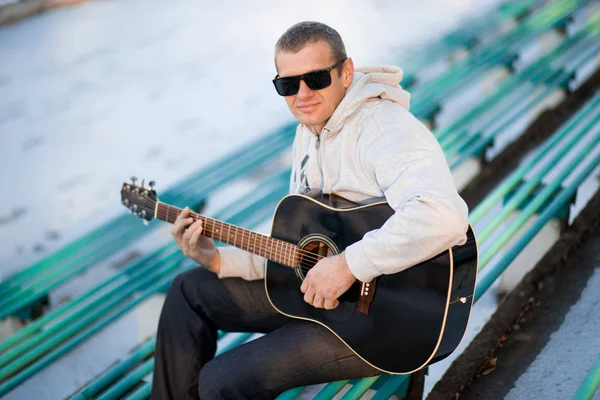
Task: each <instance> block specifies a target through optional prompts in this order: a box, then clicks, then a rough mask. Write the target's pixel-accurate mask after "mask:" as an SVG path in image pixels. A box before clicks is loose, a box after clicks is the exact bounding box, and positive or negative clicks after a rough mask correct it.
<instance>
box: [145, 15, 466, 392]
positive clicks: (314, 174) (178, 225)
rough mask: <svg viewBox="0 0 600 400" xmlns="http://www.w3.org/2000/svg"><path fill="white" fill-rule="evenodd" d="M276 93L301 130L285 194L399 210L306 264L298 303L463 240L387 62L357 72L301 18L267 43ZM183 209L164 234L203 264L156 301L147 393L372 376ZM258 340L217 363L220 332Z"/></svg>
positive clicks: (321, 304)
mask: <svg viewBox="0 0 600 400" xmlns="http://www.w3.org/2000/svg"><path fill="white" fill-rule="evenodd" d="M275 66H276V69H277V74H278V75H277V77H276V79H275V80H274V84H275V88H276V90H277V92H278V93H279V94H280V95H282V96H283V97H284V99H285V101H286V102H287V105H288V107H289V108H290V111H291V112H292V114H293V115H294V116H295V117H296V118H297V119H298V121H299V123H300V124H299V126H298V129H297V132H296V137H295V140H294V146H293V154H294V156H293V160H294V161H293V170H292V171H293V172H292V176H291V183H290V189H291V191H292V192H296V193H299V192H305V191H307V190H309V189H321V190H323V191H324V192H325V193H335V194H337V195H340V196H342V197H345V198H347V199H349V200H352V201H363V200H366V199H369V198H372V197H381V196H385V197H386V199H387V201H388V203H389V204H390V206H391V207H392V208H394V210H395V211H396V212H395V214H394V215H393V216H392V217H391V218H390V219H389V220H388V221H387V222H386V223H385V224H384V225H383V226H382V227H381V228H380V229H377V230H374V231H371V232H369V233H367V234H366V235H365V236H364V238H363V239H362V240H361V241H359V242H356V243H354V244H353V245H351V246H349V247H347V248H346V250H345V251H344V252H342V253H341V254H339V255H336V256H331V257H326V258H324V259H322V260H321V261H319V262H318V263H317V264H316V265H315V267H314V268H312V269H311V270H310V271H309V272H308V274H307V276H306V279H305V280H304V282H303V284H302V286H301V290H302V292H303V293H304V294H305V295H304V300H305V301H306V302H307V303H309V304H311V305H313V306H314V307H318V308H325V309H332V308H335V307H336V306H337V305H338V300H337V299H338V297H339V296H340V295H341V294H342V293H344V292H345V291H346V290H347V289H348V288H349V287H350V285H351V284H352V283H353V282H355V280H356V279H358V280H360V281H363V282H368V281H370V280H371V279H373V278H374V277H376V276H379V275H381V274H391V273H396V272H399V271H401V270H403V269H406V268H409V267H411V266H413V265H415V264H417V263H419V262H421V261H423V260H426V259H428V258H431V257H433V256H434V255H436V254H438V253H440V252H442V251H443V250H445V249H447V248H449V247H452V246H454V245H457V244H463V243H464V242H465V241H466V231H467V228H468V220H467V214H468V210H467V206H466V204H465V202H464V201H463V200H462V199H461V198H460V196H459V195H458V193H457V191H456V188H455V186H454V183H453V179H452V176H451V174H450V171H449V168H448V165H447V163H446V160H445V158H444V155H443V152H442V150H441V148H440V146H439V144H438V143H437V141H436V139H435V138H434V136H433V135H432V134H431V132H430V131H429V130H428V129H427V128H426V127H425V126H424V125H422V124H421V123H420V122H419V121H418V120H417V119H416V118H415V117H414V116H413V115H411V114H410V113H409V112H408V108H409V100H410V95H409V94H408V93H407V92H406V91H404V90H403V89H402V88H401V87H400V86H399V82H400V80H401V78H402V71H401V70H400V69H398V68H395V67H381V68H367V69H362V70H357V71H356V72H355V70H354V65H353V61H352V59H351V58H348V57H347V55H346V51H345V47H344V44H343V42H342V39H341V38H340V36H339V34H338V33H337V32H336V31H335V30H334V29H332V28H330V27H329V26H327V25H324V24H321V23H317V22H302V23H299V24H296V25H294V26H292V27H291V28H290V29H288V30H287V31H286V32H285V33H284V34H283V35H282V36H281V38H280V39H279V40H278V42H277V44H276V48H275ZM188 215H189V210H188V209H186V210H184V212H183V213H182V214H181V215H180V216H179V218H178V219H177V221H176V222H175V224H174V225H173V229H172V234H173V236H174V238H175V240H176V241H177V244H178V245H179V247H180V248H181V250H182V251H183V253H184V254H185V255H186V256H188V257H190V258H191V259H193V260H194V261H196V262H198V263H199V264H200V265H202V266H203V267H204V268H195V269H193V270H190V271H186V272H184V273H182V274H181V275H179V276H178V277H177V278H176V279H175V280H174V281H173V283H172V284H171V287H170V288H169V292H168V294H167V297H166V300H165V304H164V306H163V310H162V314H161V318H160V323H159V328H158V338H157V344H156V354H155V359H156V364H155V372H154V381H153V393H152V396H153V398H154V399H170V398H175V399H184V398H186V399H192V398H197V397H198V395H199V396H200V398H201V399H202V400H206V399H270V398H275V397H276V396H277V395H278V394H279V393H281V392H283V391H285V390H287V389H289V388H292V387H297V386H303V385H310V384H316V383H321V382H328V381H335V380H340V379H351V378H357V377H364V376H371V375H379V374H380V373H381V372H379V371H378V370H376V369H375V368H373V367H372V366H370V365H368V364H367V363H365V362H364V361H363V360H361V359H360V358H359V357H358V356H357V355H356V354H354V353H353V352H352V351H351V350H350V349H349V348H348V347H346V346H345V345H344V344H343V343H341V342H340V341H339V340H338V339H337V338H336V337H335V336H334V335H333V334H332V333H330V332H329V331H328V330H327V329H326V328H324V327H322V326H321V325H319V324H316V323H312V322H308V321H301V320H295V319H290V318H288V317H285V316H283V315H280V314H278V313H277V312H276V311H275V310H274V309H273V307H272V306H271V304H270V303H269V301H268V299H267V297H266V294H265V290H264V283H263V281H262V280H261V278H263V276H264V271H263V267H264V259H263V258H261V257H259V256H255V255H252V254H249V253H247V252H244V251H242V250H240V249H236V248H233V247H228V248H222V249H220V250H217V248H216V247H215V244H214V242H213V241H212V239H209V238H206V237H204V236H201V234H202V222H201V221H197V222H194V223H192V219H191V218H189V217H188ZM218 329H220V330H223V331H226V332H241V331H243V332H260V333H265V334H266V335H264V336H262V337H260V338H258V339H255V340H253V341H251V342H249V343H246V344H243V345H240V346H238V347H236V348H235V349H233V350H231V351H228V352H226V353H224V354H222V355H220V356H218V357H214V354H215V349H216V341H217V330H218Z"/></svg>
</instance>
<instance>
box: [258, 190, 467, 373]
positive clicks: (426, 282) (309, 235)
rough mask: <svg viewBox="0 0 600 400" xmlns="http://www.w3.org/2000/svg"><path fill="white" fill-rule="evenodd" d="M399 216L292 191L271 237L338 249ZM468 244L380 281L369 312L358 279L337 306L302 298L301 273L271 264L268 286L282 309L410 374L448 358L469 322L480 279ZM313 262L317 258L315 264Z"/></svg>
mask: <svg viewBox="0 0 600 400" xmlns="http://www.w3.org/2000/svg"><path fill="white" fill-rule="evenodd" d="M393 213H394V211H393V209H392V208H391V207H389V205H388V204H387V203H385V202H384V201H380V202H376V203H375V202H374V203H372V204H367V205H364V204H363V205H358V204H355V203H351V202H349V201H347V200H345V199H341V198H339V197H336V196H328V195H325V196H322V195H320V193H314V192H313V193H310V194H309V195H290V196H287V197H285V198H284V199H283V200H282V201H281V202H280V203H279V205H278V207H277V210H276V211H275V215H274V218H273V227H272V232H271V236H272V237H274V238H277V239H281V240H284V241H286V242H289V243H293V244H298V245H299V246H300V247H301V248H302V249H304V250H305V251H314V252H321V253H320V254H322V255H325V254H324V253H323V249H324V248H325V247H326V248H327V249H328V250H329V252H328V253H327V254H338V253H340V252H342V251H344V249H345V248H346V247H347V246H349V245H351V244H353V243H355V242H357V241H359V240H360V239H362V237H363V236H364V234H365V233H366V232H369V231H371V230H373V229H378V228H380V227H381V226H382V225H383V224H384V223H385V221H386V220H387V219H388V218H389V217H390V216H391V215H392V214H393ZM467 236H468V240H467V243H466V244H464V245H462V246H455V247H453V248H452V249H448V250H447V251H445V252H443V253H441V254H440V255H438V256H436V257H435V258H433V259H430V260H428V261H425V262H423V263H420V264H418V265H415V266H413V267H411V268H408V269H407V270H405V271H403V272H399V273H397V274H394V275H382V276H380V277H379V278H377V285H376V289H375V295H374V298H373V301H372V303H371V306H370V309H369V312H368V314H364V313H361V312H359V311H358V298H359V293H360V282H357V283H356V284H355V285H354V286H352V287H351V288H350V289H349V290H348V292H347V293H346V294H345V295H344V296H342V297H341V298H340V305H339V306H338V307H337V308H336V309H334V310H323V309H317V308H314V307H313V306H311V305H309V304H307V303H306V302H304V299H303V297H304V295H303V293H302V292H301V291H300V285H301V284H302V275H301V274H299V272H298V270H294V269H291V268H289V267H284V266H282V265H280V264H278V263H276V262H273V261H267V265H266V277H265V288H266V291H267V295H268V297H269V299H270V301H271V303H272V304H273V306H274V307H275V308H276V309H277V310H278V311H279V312H280V313H282V314H284V315H287V316H290V317H293V318H298V319H304V320H310V321H314V322H317V323H320V324H321V325H324V326H325V327H327V328H328V329H329V330H331V331H332V332H333V333H334V334H335V335H337V336H338V337H339V339H340V340H342V341H343V342H344V343H345V344H346V345H347V346H348V347H350V348H351V349H352V350H353V351H354V352H355V353H356V354H357V355H359V356H360V357H361V358H362V359H364V360H365V361H366V362H368V363H369V364H371V365H372V366H374V367H376V368H378V369H380V370H381V371H382V372H385V373H392V374H405V373H411V372H413V371H416V370H418V369H420V368H423V367H425V366H426V365H428V364H431V363H433V362H436V361H439V360H441V359H443V358H445V357H446V356H448V355H449V354H450V353H451V352H452V351H454V349H455V348H456V347H457V346H458V344H459V342H460V341H461V339H462V337H463V335H464V332H465V330H466V327H467V323H468V320H469V316H470V312H471V306H472V302H473V293H474V290H475V281H476V278H477V245H476V242H475V237H474V234H473V231H472V229H471V227H469V231H468V232H467ZM313 264H314V263H313Z"/></svg>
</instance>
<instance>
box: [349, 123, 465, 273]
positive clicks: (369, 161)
mask: <svg viewBox="0 0 600 400" xmlns="http://www.w3.org/2000/svg"><path fill="white" fill-rule="evenodd" d="M364 168H365V171H366V173H367V174H369V175H371V176H372V177H373V178H374V179H375V180H376V181H377V183H378V185H379V187H380V188H381V190H382V192H383V194H384V195H385V197H386V200H387V202H388V204H389V205H390V206H391V207H392V208H393V209H394V211H395V213H394V215H392V216H391V217H390V218H389V219H388V220H387V221H386V223H385V224H384V225H383V226H382V227H381V228H379V229H376V230H373V231H370V232H367V233H366V234H365V235H364V236H363V238H362V240H359V241H358V242H356V243H354V244H352V245H350V246H348V247H347V248H346V250H345V253H346V261H347V263H348V266H349V268H350V270H351V272H352V273H353V274H354V276H356V278H357V279H359V280H360V281H362V282H369V281H371V280H372V279H373V278H375V277H377V276H379V275H382V274H394V273H397V272H400V271H402V270H405V269H407V268H409V267H411V266H413V265H416V264H418V263H420V262H422V261H425V260H427V259H429V258H431V257H433V256H435V255H437V254H439V253H441V252H442V251H444V250H446V249H448V248H450V247H452V246H454V245H457V244H464V243H465V242H466V240H467V235H466V232H467V229H468V224H469V222H468V207H467V204H466V203H465V202H464V200H463V199H462V198H461V197H460V195H459V194H458V192H457V190H456V186H455V185H454V179H453V177H452V174H451V172H450V168H449V167H448V163H447V162H446V158H445V156H444V153H443V151H442V149H441V147H440V146H439V144H438V142H437V140H436V139H435V137H434V136H433V134H432V133H431V132H429V130H428V129H426V128H425V127H424V126H423V127H422V129H419V131H415V132H406V131H402V132H400V131H397V130H393V131H388V132H384V133H382V134H381V136H379V138H378V139H376V140H375V141H374V142H373V143H372V144H371V145H370V146H369V147H368V149H367V151H366V155H365V157H364Z"/></svg>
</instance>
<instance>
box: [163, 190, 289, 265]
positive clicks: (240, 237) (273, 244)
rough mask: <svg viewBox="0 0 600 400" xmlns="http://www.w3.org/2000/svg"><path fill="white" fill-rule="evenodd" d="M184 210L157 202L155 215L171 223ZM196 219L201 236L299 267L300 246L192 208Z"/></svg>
mask: <svg viewBox="0 0 600 400" xmlns="http://www.w3.org/2000/svg"><path fill="white" fill-rule="evenodd" d="M182 211H183V210H182V209H181V208H178V207H173V206H170V205H168V204H164V203H160V202H158V204H157V208H156V217H157V218H159V219H162V220H163V221H167V222H170V223H173V222H175V220H176V219H177V217H178V216H179V214H181V212H182ZM190 217H191V218H194V220H202V226H203V230H202V235H203V236H207V237H210V238H212V239H215V240H218V241H220V242H223V243H227V244H229V245H231V246H234V247H237V248H240V249H243V250H246V251H248V252H250V253H253V254H257V255H259V256H263V257H265V258H268V259H269V260H272V261H275V262H277V263H279V264H283V265H286V266H288V267H292V268H296V267H297V266H298V246H296V245H293V244H291V243H288V242H284V241H283V240H279V239H275V238H272V237H269V236H266V235H263V234H260V233H256V232H253V231H251V230H248V229H244V228H240V227H238V226H235V225H232V224H228V223H226V222H223V221H219V220H216V219H213V218H209V217H206V216H204V215H200V214H196V213H194V212H191V211H190Z"/></svg>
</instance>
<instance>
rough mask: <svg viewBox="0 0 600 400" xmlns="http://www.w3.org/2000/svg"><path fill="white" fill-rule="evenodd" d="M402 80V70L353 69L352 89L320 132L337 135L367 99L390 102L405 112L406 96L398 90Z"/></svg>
mask: <svg viewBox="0 0 600 400" xmlns="http://www.w3.org/2000/svg"><path fill="white" fill-rule="evenodd" d="M402 76H403V72H402V69H400V68H398V67H394V66H382V67H363V68H357V69H356V70H355V72H354V77H353V79H352V85H351V86H350V87H349V88H348V90H347V91H346V95H345V96H344V98H343V99H342V101H341V102H340V104H339V105H338V106H337V108H336V109H335V111H334V112H333V115H332V116H331V118H329V121H327V124H325V127H324V128H323V131H325V130H327V131H328V132H330V133H331V134H333V135H335V134H337V133H338V132H339V131H340V130H341V129H342V128H343V126H344V124H345V122H346V119H348V117H350V116H351V115H353V114H354V113H355V112H356V111H357V110H358V109H359V108H360V107H361V106H362V105H363V104H364V103H365V102H367V101H369V100H371V99H377V98H379V99H384V100H391V101H393V102H395V103H398V104H400V105H401V106H402V107H404V108H405V109H406V110H408V109H409V108H410V93H408V92H407V91H406V90H404V89H403V88H402V87H401V86H400V81H402Z"/></svg>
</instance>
